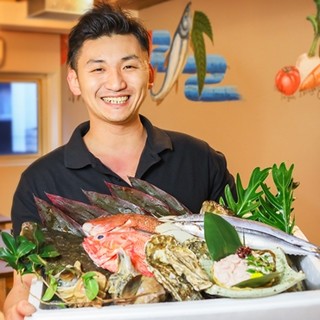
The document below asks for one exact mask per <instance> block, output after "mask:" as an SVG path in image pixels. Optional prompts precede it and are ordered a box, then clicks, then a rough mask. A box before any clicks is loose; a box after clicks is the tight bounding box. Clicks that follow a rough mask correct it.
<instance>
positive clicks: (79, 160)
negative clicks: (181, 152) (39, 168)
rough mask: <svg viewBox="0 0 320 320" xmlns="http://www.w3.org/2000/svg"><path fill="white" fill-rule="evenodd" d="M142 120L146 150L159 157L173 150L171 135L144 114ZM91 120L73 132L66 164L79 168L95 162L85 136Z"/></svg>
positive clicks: (66, 148)
mask: <svg viewBox="0 0 320 320" xmlns="http://www.w3.org/2000/svg"><path fill="white" fill-rule="evenodd" d="M140 119H141V122H142V124H143V126H144V127H145V129H146V131H147V135H148V137H147V143H146V148H145V149H146V150H147V151H148V153H150V154H153V156H154V157H155V158H156V157H159V155H160V153H161V152H162V151H164V150H166V149H169V150H172V142H171V139H170V137H169V135H168V134H167V133H166V132H165V131H164V130H162V129H159V128H157V127H154V126H153V125H152V123H151V122H150V121H149V120H148V119H147V118H146V117H144V116H142V115H140ZM89 128H90V122H89V121H86V122H84V123H82V124H80V125H79V126H78V127H77V128H76V129H75V130H74V132H73V134H72V136H71V138H70V140H69V142H68V143H67V144H66V145H65V156H64V159H65V166H66V167H67V168H71V169H79V168H83V167H85V166H88V165H93V164H94V163H95V158H94V156H93V155H92V154H91V153H90V152H89V150H88V149H87V147H86V145H85V143H84V140H83V136H84V135H85V134H86V133H87V132H88V131H89Z"/></svg>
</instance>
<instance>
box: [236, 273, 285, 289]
mask: <svg viewBox="0 0 320 320" xmlns="http://www.w3.org/2000/svg"><path fill="white" fill-rule="evenodd" d="M280 276H281V273H280V272H271V273H269V274H262V273H261V274H259V276H257V277H252V278H251V279H248V280H245V281H242V282H239V283H237V284H235V285H234V286H233V287H238V288H261V287H264V286H265V285H267V284H268V283H270V282H271V281H274V280H277V279H279V277H280Z"/></svg>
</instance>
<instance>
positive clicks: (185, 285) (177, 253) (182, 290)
mask: <svg viewBox="0 0 320 320" xmlns="http://www.w3.org/2000/svg"><path fill="white" fill-rule="evenodd" d="M146 259H147V262H148V264H149V268H150V270H151V271H152V272H153V274H154V275H155V277H156V279H157V280H158V281H159V282H160V283H161V284H163V286H164V287H165V288H166V289H167V291H168V292H170V293H171V295H172V296H173V298H174V299H175V300H178V301H185V300H199V299H201V298H202V295H201V293H200V291H202V290H204V289H207V288H209V287H211V286H212V282H211V281H210V279H209V277H208V274H207V273H206V272H205V271H204V269H203V268H202V267H201V266H200V264H199V262H198V259H197V256H196V255H195V253H194V252H192V251H191V250H190V249H189V248H188V247H187V246H185V245H183V244H182V243H180V242H178V241H177V240H176V239H175V238H174V237H173V236H169V235H154V236H152V237H151V239H150V240H149V241H148V242H147V244H146Z"/></svg>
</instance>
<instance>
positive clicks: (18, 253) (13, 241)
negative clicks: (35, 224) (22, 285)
mask: <svg viewBox="0 0 320 320" xmlns="http://www.w3.org/2000/svg"><path fill="white" fill-rule="evenodd" d="M34 236H35V241H34V242H33V241H30V240H28V239H27V238H26V237H24V236H21V235H20V236H17V237H16V238H14V237H13V236H12V235H11V234H9V233H7V232H1V237H2V240H3V243H4V244H5V246H6V247H3V248H0V260H3V261H5V262H7V264H8V265H9V266H10V267H12V268H13V269H15V270H16V271H17V272H18V274H20V275H24V274H28V273H36V272H37V269H38V268H40V267H42V266H45V265H46V261H45V258H47V257H57V256H58V255H59V253H58V252H57V251H56V250H55V248H54V247H53V246H52V245H46V244H45V243H44V240H43V234H42V232H41V230H38V231H37V232H36V233H35V235H34Z"/></svg>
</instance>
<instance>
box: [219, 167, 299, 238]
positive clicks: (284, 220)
mask: <svg viewBox="0 0 320 320" xmlns="http://www.w3.org/2000/svg"><path fill="white" fill-rule="evenodd" d="M293 168H294V165H293V164H292V165H291V166H290V167H289V168H288V169H287V167H286V165H285V163H283V162H282V163H281V164H280V165H279V166H277V165H276V164H274V165H273V166H272V167H271V168H266V169H263V170H261V169H260V168H259V167H257V168H255V169H254V170H253V172H252V174H251V177H250V179H249V183H248V187H247V188H246V189H245V188H244V187H243V185H242V181H241V178H240V175H239V174H237V178H236V193H237V197H234V195H233V194H232V192H231V189H230V187H229V186H226V188H225V199H226V200H224V199H223V198H222V197H221V198H220V200H219V203H220V204H221V205H223V206H225V207H227V208H229V209H230V210H232V211H233V212H234V213H235V215H236V216H238V217H241V218H247V219H250V220H255V221H260V222H263V223H266V224H268V225H271V226H273V227H276V228H278V229H280V230H282V231H284V232H286V233H288V234H292V232H293V229H294V226H295V219H294V217H293V215H292V211H293V206H292V205H293V202H294V196H293V192H294V189H296V188H297V187H298V186H299V183H297V182H294V180H293V177H292V173H293ZM270 171H271V173H272V179H273V182H274V186H275V189H276V190H275V193H272V192H271V188H270V187H269V186H268V185H267V183H266V182H265V181H266V179H267V178H268V176H269V174H270Z"/></svg>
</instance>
